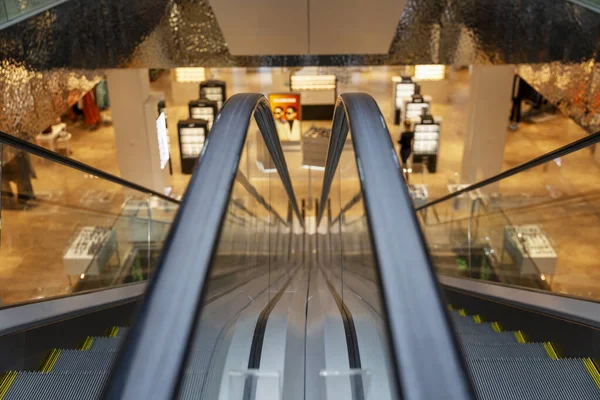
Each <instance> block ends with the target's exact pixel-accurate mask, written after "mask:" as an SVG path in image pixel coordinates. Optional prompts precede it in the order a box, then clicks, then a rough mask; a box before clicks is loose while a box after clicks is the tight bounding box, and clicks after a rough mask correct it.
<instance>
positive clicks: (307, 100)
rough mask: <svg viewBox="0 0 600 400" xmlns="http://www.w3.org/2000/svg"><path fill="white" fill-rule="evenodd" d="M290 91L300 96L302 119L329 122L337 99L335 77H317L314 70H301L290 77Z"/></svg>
mask: <svg viewBox="0 0 600 400" xmlns="http://www.w3.org/2000/svg"><path fill="white" fill-rule="evenodd" d="M290 89H291V91H292V92H294V93H301V95H302V106H301V107H302V109H301V112H302V118H303V119H304V120H310V121H331V118H333V111H334V109H335V101H336V99H337V77H336V76H335V75H319V74H318V73H317V70H316V69H315V68H303V69H302V70H301V71H299V72H298V73H296V74H293V75H292V76H291V77H290Z"/></svg>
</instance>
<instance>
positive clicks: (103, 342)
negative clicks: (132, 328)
mask: <svg viewBox="0 0 600 400" xmlns="http://www.w3.org/2000/svg"><path fill="white" fill-rule="evenodd" d="M92 339H93V341H92V345H91V346H90V348H89V350H95V351H99V350H119V348H120V347H121V343H123V339H124V336H116V337H105V336H98V337H94V338H92Z"/></svg>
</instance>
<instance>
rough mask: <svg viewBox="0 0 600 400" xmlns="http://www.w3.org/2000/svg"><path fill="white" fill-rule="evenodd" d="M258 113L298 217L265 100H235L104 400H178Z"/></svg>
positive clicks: (204, 159)
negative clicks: (234, 191)
mask: <svg viewBox="0 0 600 400" xmlns="http://www.w3.org/2000/svg"><path fill="white" fill-rule="evenodd" d="M253 115H254V117H255V119H256V122H257V124H258V126H259V128H260V131H261V132H262V135H263V138H264V139H265V143H266V146H267V149H268V151H269V152H270V154H271V157H272V158H273V161H274V163H275V166H276V167H277V170H278V172H279V175H280V177H281V178H282V181H283V184H284V186H285V187H286V190H287V192H288V195H289V199H290V202H291V203H292V208H293V209H294V211H295V212H296V215H297V216H299V215H300V213H299V208H298V205H297V203H296V198H295V195H294V192H293V190H292V187H291V180H290V177H289V173H288V170H287V165H286V163H285V160H284V158H283V151H282V149H281V144H280V143H279V139H278V137H277V131H276V129H275V123H274V121H273V117H272V115H271V110H270V107H269V104H268V102H267V99H266V98H265V97H264V96H263V95H262V94H237V95H234V96H232V97H231V98H229V99H228V100H227V102H225V104H224V105H223V109H222V111H221V112H220V113H219V115H218V116H217V118H216V119H215V121H214V124H213V126H212V129H211V134H210V136H208V138H207V140H206V143H205V146H204V149H203V150H202V154H201V157H200V160H199V162H198V165H197V167H196V168H195V171H194V174H193V175H192V178H191V180H190V183H189V185H188V189H187V191H186V193H185V196H184V198H183V200H182V204H181V207H180V208H179V211H178V213H177V216H176V218H175V220H174V222H173V224H172V227H171V230H170V231H169V234H168V236H167V239H166V241H165V245H164V247H163V252H162V254H161V258H160V260H159V262H158V265H157V267H156V271H155V273H154V276H153V277H152V279H151V281H150V283H149V286H148V290H147V292H146V295H145V297H144V300H143V302H142V304H141V306H140V309H139V311H138V316H137V319H136V321H135V323H134V324H133V325H132V328H131V330H130V331H129V333H128V335H127V337H126V339H125V340H126V341H125V343H124V345H123V346H122V349H123V350H122V351H121V352H120V354H119V357H118V359H117V362H116V364H115V367H114V368H113V369H112V372H111V376H110V380H109V381H108V384H107V386H106V388H105V392H104V397H103V398H105V399H111V400H116V399H123V400H133V399H145V398H152V399H164V400H167V399H171V398H173V397H174V396H175V394H176V392H177V390H178V383H179V381H180V379H181V373H182V372H183V370H184V368H185V363H186V358H187V350H188V348H189V346H190V343H191V340H192V339H193V331H194V328H195V324H196V322H197V320H198V319H199V312H200V309H201V305H202V300H203V297H204V295H205V286H206V285H205V284H206V278H207V274H208V272H209V267H210V265H211V261H212V258H213V254H214V253H215V251H216V247H217V245H218V239H219V235H220V230H221V226H222V223H223V220H224V217H225V214H226V211H227V207H228V202H229V199H230V197H231V192H232V190H233V185H234V182H235V179H236V174H237V171H238V168H239V162H240V159H241V155H242V151H243V149H244V145H245V142H246V136H247V131H248V127H249V125H250V121H251V119H252V116H253Z"/></svg>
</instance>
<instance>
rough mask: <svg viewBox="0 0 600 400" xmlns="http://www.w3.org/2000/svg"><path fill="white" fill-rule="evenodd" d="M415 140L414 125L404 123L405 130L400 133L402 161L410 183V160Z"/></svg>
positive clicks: (407, 121) (406, 121) (407, 122)
mask: <svg viewBox="0 0 600 400" xmlns="http://www.w3.org/2000/svg"><path fill="white" fill-rule="evenodd" d="M414 138H415V132H414V131H413V129H412V124H411V122H410V121H409V120H405V121H404V130H403V131H402V133H400V140H398V143H399V144H400V160H402V170H403V171H404V175H405V177H406V182H408V159H409V158H410V155H411V153H412V144H413V139H414Z"/></svg>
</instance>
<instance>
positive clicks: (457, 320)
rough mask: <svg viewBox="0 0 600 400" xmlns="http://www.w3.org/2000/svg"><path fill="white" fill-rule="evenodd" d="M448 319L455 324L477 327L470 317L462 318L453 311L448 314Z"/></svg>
mask: <svg viewBox="0 0 600 400" xmlns="http://www.w3.org/2000/svg"><path fill="white" fill-rule="evenodd" d="M450 318H452V321H453V322H454V323H456V324H467V325H478V324H477V323H476V322H475V320H474V319H473V318H472V317H463V316H462V315H460V314H458V313H457V312H455V311H452V312H451V313H450Z"/></svg>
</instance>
